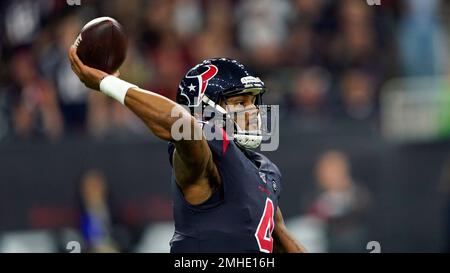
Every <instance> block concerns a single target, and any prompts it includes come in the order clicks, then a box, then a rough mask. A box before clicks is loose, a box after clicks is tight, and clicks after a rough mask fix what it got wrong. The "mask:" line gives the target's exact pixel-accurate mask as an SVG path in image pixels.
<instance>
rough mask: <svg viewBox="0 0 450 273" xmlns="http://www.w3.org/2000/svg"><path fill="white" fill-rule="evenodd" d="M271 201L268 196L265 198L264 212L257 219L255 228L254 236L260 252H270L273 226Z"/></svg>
mask: <svg viewBox="0 0 450 273" xmlns="http://www.w3.org/2000/svg"><path fill="white" fill-rule="evenodd" d="M273 213H274V208H273V203H272V200H270V199H269V198H267V199H266V205H265V207H264V212H263V215H262V217H261V220H259V224H258V228H257V229H256V233H255V237H256V241H257V242H258V246H259V250H260V251H261V252H266V253H272V249H273V238H272V231H273V228H274V227H275V225H274V222H273Z"/></svg>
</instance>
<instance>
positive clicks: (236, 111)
mask: <svg viewBox="0 0 450 273" xmlns="http://www.w3.org/2000/svg"><path fill="white" fill-rule="evenodd" d="M263 92H264V89H261V88H259V89H244V90H241V91H240V92H237V93H236V94H233V95H231V96H227V97H222V101H221V102H223V103H224V104H225V107H222V106H221V104H220V102H217V103H215V102H212V101H210V100H208V99H207V98H206V100H204V102H206V104H207V105H208V106H210V107H208V106H206V108H205V110H207V109H210V110H209V111H211V109H213V111H215V113H214V114H213V116H214V117H218V116H221V117H222V118H213V120H214V122H217V123H220V125H221V126H222V127H223V128H224V129H225V130H226V132H227V134H228V135H229V136H232V137H233V139H234V141H235V143H236V144H237V145H238V146H240V147H242V148H245V149H256V148H258V147H259V146H260V145H261V142H262V141H263V135H264V131H265V130H264V128H266V126H264V125H263V118H262V115H261V111H260V105H261V104H262V94H263ZM247 93H253V94H254V98H253V101H252V104H251V105H247V106H244V105H242V104H234V103H230V102H229V100H230V98H231V97H235V96H238V95H244V94H247ZM207 111H208V110H207Z"/></svg>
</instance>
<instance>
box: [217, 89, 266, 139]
mask: <svg viewBox="0 0 450 273" xmlns="http://www.w3.org/2000/svg"><path fill="white" fill-rule="evenodd" d="M255 100H256V96H254V95H253V94H251V93H248V94H242V95H237V96H233V97H229V98H227V99H226V101H223V102H222V103H221V106H222V107H223V108H225V110H227V112H228V113H230V114H232V116H233V118H234V121H235V122H236V123H237V125H239V127H240V128H241V129H242V130H244V131H255V130H258V129H259V124H258V123H259V121H258V113H259V109H258V107H256V105H255Z"/></svg>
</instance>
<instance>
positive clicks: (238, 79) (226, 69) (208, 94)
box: [176, 58, 266, 148]
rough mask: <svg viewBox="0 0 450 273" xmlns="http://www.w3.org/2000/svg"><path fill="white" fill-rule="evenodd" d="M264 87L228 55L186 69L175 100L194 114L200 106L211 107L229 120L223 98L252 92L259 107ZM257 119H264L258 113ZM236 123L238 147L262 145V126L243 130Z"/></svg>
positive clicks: (235, 137)
mask: <svg viewBox="0 0 450 273" xmlns="http://www.w3.org/2000/svg"><path fill="white" fill-rule="evenodd" d="M265 90H266V88H265V86H264V82H262V81H261V80H260V79H259V78H258V77H255V76H253V75H252V74H251V73H250V72H249V71H248V70H247V69H246V67H245V66H244V65H243V64H241V63H239V62H238V61H236V60H233V59H227V58H217V59H208V60H205V61H203V62H202V63H200V64H197V65H196V66H194V67H193V68H192V69H190V70H189V71H188V72H187V74H186V75H185V76H184V78H183V79H182V80H181V82H180V85H179V86H178V91H177V98H176V100H177V103H179V104H181V105H186V106H188V107H189V108H190V109H191V113H193V112H194V109H198V108H199V107H201V109H202V111H203V110H205V108H206V107H208V106H209V107H212V108H213V109H214V111H215V112H218V113H220V114H222V115H223V116H225V118H229V119H230V114H231V113H230V112H227V110H225V109H224V108H223V107H221V106H220V102H221V101H224V100H225V101H226V98H228V97H231V96H236V95H240V94H244V93H249V92H251V93H253V94H254V95H255V96H256V100H255V105H256V107H259V105H261V104H262V95H263V93H264V92H265ZM258 120H259V121H260V120H261V117H260V115H259V114H258ZM233 122H234V120H233ZM259 124H260V123H259ZM234 125H235V128H234V135H233V139H234V140H235V142H236V143H237V144H238V145H239V146H241V147H243V148H257V147H258V146H259V145H260V144H261V141H262V135H261V132H260V130H259V128H258V130H256V131H244V130H242V129H241V128H240V127H239V125H238V124H237V123H236V122H234ZM258 126H260V125H258Z"/></svg>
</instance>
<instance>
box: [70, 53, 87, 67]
mask: <svg viewBox="0 0 450 273" xmlns="http://www.w3.org/2000/svg"><path fill="white" fill-rule="evenodd" d="M70 54H71V55H72V58H73V62H74V63H75V65H76V66H77V67H78V68H79V69H80V70H81V69H82V68H83V67H84V64H83V62H82V61H81V60H80V58H78V55H77V49H76V48H75V47H72V48H71V49H70Z"/></svg>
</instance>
